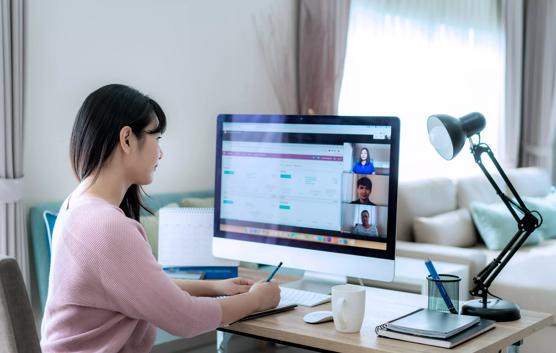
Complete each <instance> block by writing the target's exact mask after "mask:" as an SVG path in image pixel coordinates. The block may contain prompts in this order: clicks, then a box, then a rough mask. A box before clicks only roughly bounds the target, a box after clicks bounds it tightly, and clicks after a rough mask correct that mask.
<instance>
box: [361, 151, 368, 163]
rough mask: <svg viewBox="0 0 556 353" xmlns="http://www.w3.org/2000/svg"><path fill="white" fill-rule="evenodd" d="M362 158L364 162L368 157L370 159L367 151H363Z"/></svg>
mask: <svg viewBox="0 0 556 353" xmlns="http://www.w3.org/2000/svg"><path fill="white" fill-rule="evenodd" d="M360 157H361V160H362V161H366V160H367V157H369V153H368V152H367V150H361V154H360Z"/></svg>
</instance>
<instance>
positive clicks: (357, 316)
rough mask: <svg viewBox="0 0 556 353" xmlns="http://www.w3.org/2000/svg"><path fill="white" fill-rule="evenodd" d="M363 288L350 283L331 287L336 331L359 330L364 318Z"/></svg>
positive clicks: (351, 331)
mask: <svg viewBox="0 0 556 353" xmlns="http://www.w3.org/2000/svg"><path fill="white" fill-rule="evenodd" d="M365 293H366V292H365V288H364V287H362V286H355V285H352V284H341V285H338V286H334V287H332V316H333V318H334V326H335V327H336V331H339V332H345V333H353V332H359V330H361V325H362V324H363V319H364V318H365Z"/></svg>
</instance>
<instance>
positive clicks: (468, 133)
mask: <svg viewBox="0 0 556 353" xmlns="http://www.w3.org/2000/svg"><path fill="white" fill-rule="evenodd" d="M485 124H486V123H485V117H484V116H483V115H482V114H481V113H470V114H467V115H465V116H463V117H461V118H459V119H456V118H453V117H451V116H448V115H442V114H438V115H433V116H430V117H429V119H428V121H427V128H428V131H429V140H430V142H431V144H432V145H433V146H434V148H435V149H436V151H437V152H438V153H439V154H440V155H441V156H442V157H443V158H444V159H446V160H451V159H453V158H454V157H455V156H456V155H457V154H458V153H459V151H460V150H461V149H462V147H463V145H464V144H465V139H466V138H468V139H469V143H470V144H471V153H472V154H473V157H475V162H476V163H477V164H478V165H479V167H480V168H481V170H482V171H483V173H484V174H485V176H486V177H487V179H488V181H489V182H490V184H491V185H492V187H493V188H494V189H495V190H496V193H497V194H498V196H499V197H500V198H501V199H502V201H503V202H504V204H505V205H506V207H507V208H508V210H509V211H510V213H511V214H512V216H513V218H514V219H515V220H516V222H517V228H518V229H517V232H516V233H515V235H514V236H513V237H512V239H511V240H510V241H509V242H508V244H507V245H506V246H505V247H504V249H502V251H501V252H500V254H499V255H498V256H497V257H496V258H495V259H494V260H493V261H492V262H491V263H490V264H488V265H487V266H486V267H485V268H484V269H482V270H481V271H480V272H479V273H478V274H477V276H476V277H474V278H473V282H474V286H473V289H471V290H470V291H469V293H470V294H471V295H472V296H474V297H481V299H476V300H471V301H469V302H467V303H465V304H464V305H463V308H462V311H461V313H462V314H468V315H475V316H480V317H482V318H485V319H491V320H495V321H513V320H517V319H519V318H520V317H521V315H520V313H519V306H517V304H514V303H512V302H510V301H507V300H503V299H501V298H498V297H496V296H495V295H493V294H492V293H490V292H489V290H488V288H489V287H490V285H491V284H492V282H493V281H494V279H495V278H496V277H497V276H498V274H499V273H500V271H502V269H503V268H504V266H506V264H507V263H508V262H509V261H510V259H511V258H512V256H513V255H514V254H515V252H516V251H517V250H518V249H519V248H520V247H521V246H522V245H523V243H524V242H525V240H527V238H528V237H529V235H530V234H531V233H533V231H534V230H535V229H537V228H538V227H539V226H540V223H542V216H541V215H540V214H539V212H537V211H529V209H528V208H527V206H525V203H523V201H522V200H521V197H519V195H518V193H517V191H516V190H515V188H514V187H513V185H512V183H510V180H509V179H508V177H507V176H506V173H504V171H503V170H502V167H500V164H498V161H497V160H496V158H494V154H493V153H492V151H491V149H490V147H488V145H487V144H485V143H481V137H480V132H481V131H482V130H483V129H484V128H485ZM475 135H477V141H476V142H475V141H473V136H475ZM483 153H486V154H487V155H488V156H489V158H490V160H491V161H492V163H493V164H494V166H495V167H496V169H497V171H498V173H499V174H500V176H501V177H502V179H503V180H504V182H505V183H506V185H507V187H508V189H509V190H510V191H511V193H512V196H513V199H512V198H510V197H508V196H507V195H506V194H504V193H503V192H502V191H501V190H500V188H499V187H498V185H497V184H496V182H495V181H494V179H493V178H492V176H491V175H490V173H489V172H488V171H487V169H486V168H485V166H484V165H483V162H482V160H481V155H482V154H483ZM518 212H519V213H520V214H518ZM533 212H534V213H536V214H537V215H538V216H539V218H537V217H535V216H534V215H533ZM489 294H490V295H492V296H493V297H496V298H497V299H489V298H488V295H489Z"/></svg>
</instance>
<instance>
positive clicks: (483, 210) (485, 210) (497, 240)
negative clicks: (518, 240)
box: [471, 202, 543, 250]
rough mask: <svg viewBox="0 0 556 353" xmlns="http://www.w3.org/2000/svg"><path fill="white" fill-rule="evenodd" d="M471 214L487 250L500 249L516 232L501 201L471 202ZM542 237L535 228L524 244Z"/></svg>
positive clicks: (513, 222) (511, 219)
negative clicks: (489, 202)
mask: <svg viewBox="0 0 556 353" xmlns="http://www.w3.org/2000/svg"><path fill="white" fill-rule="evenodd" d="M471 216H472V217H473V222H474V223H475V226H476V227H477V230H478V232H479V235H480V236H481V238H482V239H483V241H484V242H485V244H486V246H487V248H488V249H489V250H501V249H502V248H504V246H505V245H506V244H507V243H508V242H509V241H510V239H511V238H512V237H513V236H514V234H515V233H516V232H517V229H518V228H517V222H516V221H515V220H514V218H513V217H512V215H511V213H510V212H509V211H508V209H507V208H506V205H504V204H503V203H502V202H497V203H493V204H484V203H481V202H473V203H472V204H471ZM542 239H543V234H542V230H541V229H537V230H535V231H534V232H533V233H532V234H531V235H530V236H529V238H528V239H527V240H526V241H525V243H524V245H533V244H538V243H539V242H540V241H541V240H542Z"/></svg>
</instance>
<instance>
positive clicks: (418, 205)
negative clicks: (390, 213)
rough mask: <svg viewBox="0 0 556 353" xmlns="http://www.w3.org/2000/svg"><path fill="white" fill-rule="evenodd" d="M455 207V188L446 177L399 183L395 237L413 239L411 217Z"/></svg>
mask: <svg viewBox="0 0 556 353" xmlns="http://www.w3.org/2000/svg"><path fill="white" fill-rule="evenodd" d="M455 209H456V188H455V185H454V183H453V182H452V181H451V180H450V179H448V178H430V179H425V180H414V181H407V182H403V183H400V185H399V189H398V217H397V221H396V228H397V229H396V233H397V234H396V237H397V239H398V240H406V241H412V240H413V238H414V237H413V232H412V228H413V219H414V218H415V217H429V216H434V215H437V214H439V213H444V212H448V211H453V210H455Z"/></svg>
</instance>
